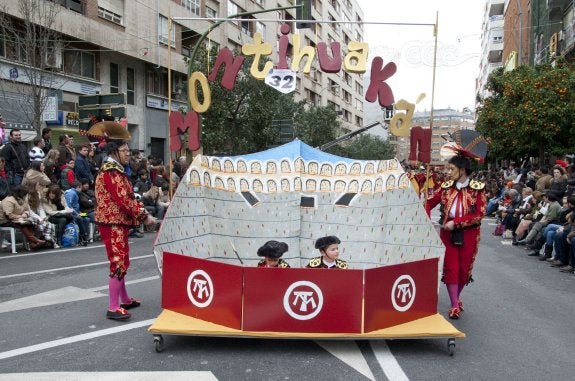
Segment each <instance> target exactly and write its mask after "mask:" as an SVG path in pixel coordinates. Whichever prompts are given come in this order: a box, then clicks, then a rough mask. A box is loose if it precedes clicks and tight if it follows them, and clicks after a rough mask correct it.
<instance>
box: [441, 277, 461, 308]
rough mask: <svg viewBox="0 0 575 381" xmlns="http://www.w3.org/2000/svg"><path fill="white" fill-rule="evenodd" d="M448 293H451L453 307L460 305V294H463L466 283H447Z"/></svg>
mask: <svg viewBox="0 0 575 381" xmlns="http://www.w3.org/2000/svg"><path fill="white" fill-rule="evenodd" d="M446 287H447V293H448V294H449V300H450V301H451V307H452V308H455V307H459V295H461V291H463V288H464V287H465V284H456V283H452V284H446Z"/></svg>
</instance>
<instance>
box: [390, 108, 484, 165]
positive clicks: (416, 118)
mask: <svg viewBox="0 0 575 381" xmlns="http://www.w3.org/2000/svg"><path fill="white" fill-rule="evenodd" d="M412 125H413V126H421V127H423V128H428V127H429V126H430V125H431V112H429V111H419V112H416V113H415V114H414V115H413V123H412ZM468 129H475V113H473V112H471V111H469V110H467V109H465V110H463V111H457V110H454V109H450V108H447V109H435V110H433V133H432V135H431V163H430V164H431V165H444V164H445V160H444V159H442V158H441V156H440V155H439V150H440V149H441V146H443V145H444V144H445V143H446V142H448V141H453V139H452V138H451V137H450V134H453V133H455V132H456V131H458V130H468ZM389 141H390V142H391V143H392V144H394V145H395V152H396V155H395V157H396V158H397V159H398V160H399V161H404V160H408V159H409V153H410V149H411V146H410V138H409V137H397V136H393V135H390V136H389Z"/></svg>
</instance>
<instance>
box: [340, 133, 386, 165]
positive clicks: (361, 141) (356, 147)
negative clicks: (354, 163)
mask: <svg viewBox="0 0 575 381" xmlns="http://www.w3.org/2000/svg"><path fill="white" fill-rule="evenodd" d="M329 152H331V153H333V154H335V155H339V156H345V157H349V158H352V159H357V160H390V159H393V158H394V157H395V148H394V146H393V145H392V144H391V143H390V142H389V141H388V140H384V139H382V138H380V137H379V136H376V135H371V134H368V133H363V134H361V135H359V136H357V137H355V138H353V139H352V140H351V141H350V142H347V144H344V145H341V146H334V147H332V148H330V149H329Z"/></svg>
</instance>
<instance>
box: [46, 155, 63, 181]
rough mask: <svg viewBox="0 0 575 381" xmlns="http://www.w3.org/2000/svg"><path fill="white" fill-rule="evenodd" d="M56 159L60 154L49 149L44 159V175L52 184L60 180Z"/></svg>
mask: <svg viewBox="0 0 575 381" xmlns="http://www.w3.org/2000/svg"><path fill="white" fill-rule="evenodd" d="M58 157H60V152H59V151H58V150H57V149H51V150H50V151H48V153H47V154H46V157H45V158H44V173H45V174H46V175H47V176H48V178H49V179H50V181H51V182H52V184H57V183H58V179H59V178H60V168H58Z"/></svg>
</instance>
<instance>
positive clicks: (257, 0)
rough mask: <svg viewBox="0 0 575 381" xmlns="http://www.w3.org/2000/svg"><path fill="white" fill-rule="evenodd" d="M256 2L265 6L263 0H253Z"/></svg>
mask: <svg viewBox="0 0 575 381" xmlns="http://www.w3.org/2000/svg"><path fill="white" fill-rule="evenodd" d="M254 1H255V2H256V3H257V4H259V5H261V6H262V7H264V8H265V5H266V2H265V0H254Z"/></svg>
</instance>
